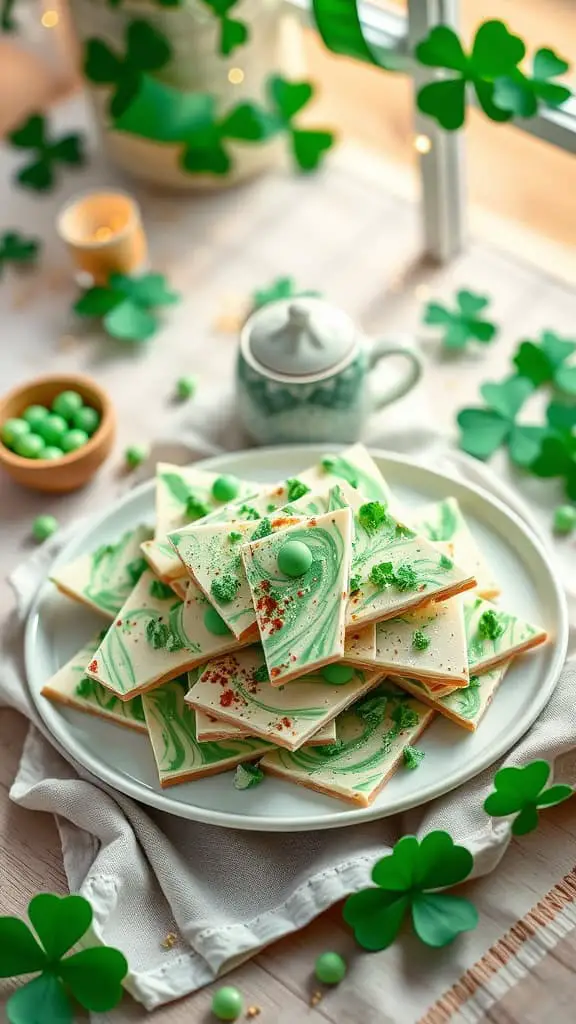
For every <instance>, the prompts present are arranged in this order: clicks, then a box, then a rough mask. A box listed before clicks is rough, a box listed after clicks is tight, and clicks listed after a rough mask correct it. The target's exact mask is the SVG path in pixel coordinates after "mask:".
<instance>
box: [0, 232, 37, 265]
mask: <svg viewBox="0 0 576 1024" xmlns="http://www.w3.org/2000/svg"><path fill="white" fill-rule="evenodd" d="M40 244H41V243H40V242H39V240H38V239H37V238H25V237H24V235H21V234H19V232H18V231H5V232H4V234H3V235H0V274H1V273H2V271H3V269H4V267H5V265H6V264H7V263H15V264H16V265H17V266H29V265H30V264H31V263H35V261H36V259H37V257H38V252H39V249H40Z"/></svg>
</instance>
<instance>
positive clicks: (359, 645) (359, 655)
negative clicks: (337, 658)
mask: <svg viewBox="0 0 576 1024" xmlns="http://www.w3.org/2000/svg"><path fill="white" fill-rule="evenodd" d="M375 659H376V624H375V623H374V622H369V623H368V625H367V626H359V627H358V629H349V630H348V632H347V633H346V638H345V643H344V658H343V661H345V662H346V664H348V665H367V666H368V667H370V666H371V665H374V662H375Z"/></svg>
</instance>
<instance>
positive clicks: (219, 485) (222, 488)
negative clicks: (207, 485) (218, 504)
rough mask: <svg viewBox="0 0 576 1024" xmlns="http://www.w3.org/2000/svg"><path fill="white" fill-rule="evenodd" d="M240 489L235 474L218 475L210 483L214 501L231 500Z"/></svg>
mask: <svg viewBox="0 0 576 1024" xmlns="http://www.w3.org/2000/svg"><path fill="white" fill-rule="evenodd" d="M239 490H240V481H239V479H238V477H236V476H218V477H216V479H215V481H214V483H213V484H212V497H213V498H214V499H215V500H216V501H233V500H234V498H235V497H236V496H237V495H238V492H239Z"/></svg>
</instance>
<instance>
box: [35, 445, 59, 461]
mask: <svg viewBox="0 0 576 1024" xmlns="http://www.w3.org/2000/svg"><path fill="white" fill-rule="evenodd" d="M63 456H64V452H63V451H62V449H61V448H57V447H56V445H53V444H49V445H46V448H43V449H42V451H41V452H40V455H39V458H40V459H61V458H62V457H63Z"/></svg>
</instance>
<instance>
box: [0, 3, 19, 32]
mask: <svg viewBox="0 0 576 1024" xmlns="http://www.w3.org/2000/svg"><path fill="white" fill-rule="evenodd" d="M15 6H16V0H2V7H1V13H0V28H1V29H2V31H3V32H15V31H16V29H17V27H18V26H17V24H16V22H15V21H14V18H13V17H12V11H13V10H14V7H15Z"/></svg>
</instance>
